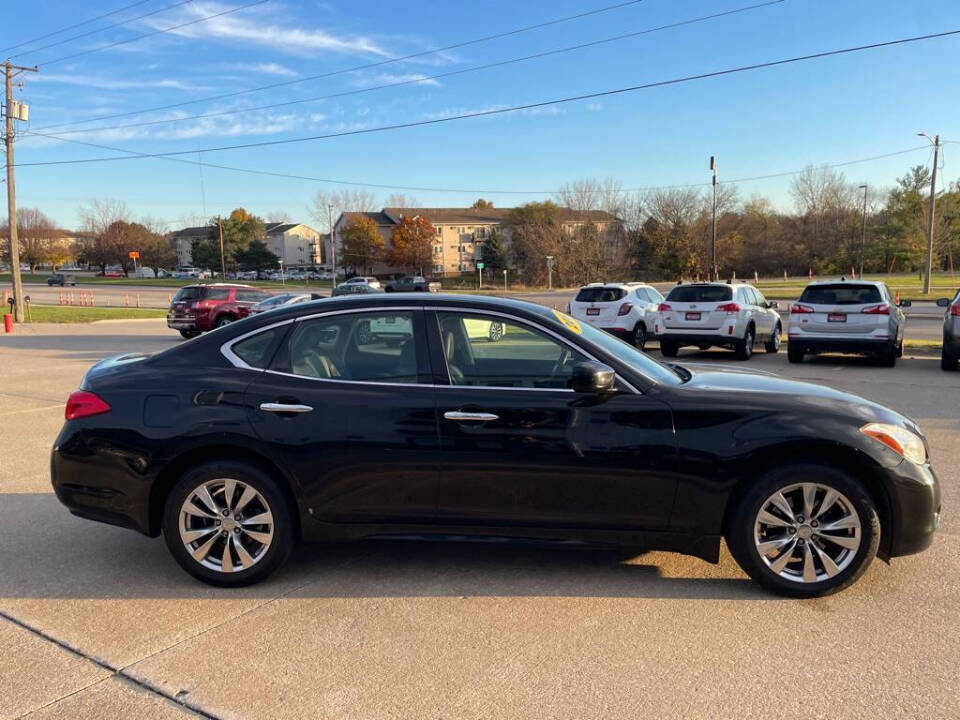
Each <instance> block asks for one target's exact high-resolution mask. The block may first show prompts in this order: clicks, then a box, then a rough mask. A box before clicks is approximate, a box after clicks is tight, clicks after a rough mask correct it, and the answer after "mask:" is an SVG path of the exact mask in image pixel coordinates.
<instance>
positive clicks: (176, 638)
mask: <svg viewBox="0 0 960 720" xmlns="http://www.w3.org/2000/svg"><path fill="white" fill-rule="evenodd" d="M179 342H182V340H181V339H180V337H179V335H177V334H176V333H174V332H172V331H169V330H167V329H166V328H165V326H164V323H163V321H162V320H150V321H132V322H123V321H121V322H104V323H93V324H91V325H86V326H56V325H50V326H33V327H30V328H26V329H23V330H20V329H18V334H16V335H13V336H7V337H0V365H2V367H3V369H4V372H3V373H2V375H0V458H2V460H0V493H2V495H0V548H2V552H0V647H2V648H3V649H4V654H5V657H4V661H3V663H2V664H0V717H19V716H22V715H27V714H30V716H31V717H63V718H87V717H149V718H154V717H157V718H177V717H214V718H252V717H257V718H300V717H323V718H389V717H404V718H406V717H431V718H486V717H498V718H512V717H517V718H547V717H549V718H613V717H617V718H619V717H622V718H636V717H640V716H652V717H677V716H679V717H692V716H696V717H756V716H759V715H761V714H768V713H769V712H770V710H771V708H775V709H776V714H777V715H782V716H785V717H796V716H803V717H823V716H828V715H829V716H831V717H866V716H870V717H897V718H900V717H924V718H947V717H956V716H957V708H956V699H957V696H958V694H960V681H958V679H957V672H956V667H957V658H958V657H960V633H957V632H956V629H955V627H956V618H957V617H958V613H960V579H958V578H960V521H958V520H957V517H956V513H954V512H953V511H952V509H953V508H956V507H957V506H958V504H960V417H958V411H957V408H958V398H960V374H951V373H945V372H942V371H941V370H940V368H939V357H938V356H937V355H934V354H924V355H911V351H910V350H909V349H908V350H907V351H906V356H905V357H904V358H903V360H902V361H901V362H900V364H899V365H898V366H897V367H896V368H893V369H889V368H882V367H878V366H877V365H876V364H874V363H872V362H870V361H868V360H864V359H859V358H847V357H842V358H838V357H831V358H816V359H811V360H808V361H807V362H805V363H804V364H803V365H788V363H787V358H786V354H785V353H784V352H781V353H780V354H779V355H776V356H771V355H766V354H764V353H762V352H758V353H757V355H755V356H754V358H753V359H752V360H751V361H750V362H749V363H746V364H741V363H738V362H737V361H735V360H734V359H733V355H732V353H729V352H726V351H722V350H717V351H710V352H703V353H701V352H696V351H692V350H689V349H688V350H684V351H681V354H680V359H679V360H678V362H680V363H685V362H691V363H694V362H716V363H723V364H734V365H736V366H738V367H748V368H755V369H763V370H767V371H770V372H774V373H777V374H780V375H783V376H784V377H791V378H797V379H802V380H807V381H810V382H814V383H818V384H825V385H830V386H833V387H836V388H840V389H843V390H847V391H850V392H853V393H857V394H859V395H863V396H865V397H868V398H870V399H872V400H875V401H878V402H881V403H883V404H886V405H889V406H891V407H893V408H895V409H896V410H898V411H901V412H903V413H905V414H907V415H909V416H911V417H913V418H914V419H916V420H917V421H918V422H919V423H920V425H921V427H922V428H923V429H924V431H925V432H926V434H927V437H928V439H929V442H930V446H931V456H932V459H933V464H934V468H935V469H936V470H937V472H938V474H939V477H940V480H941V483H942V490H943V508H944V512H943V520H942V525H941V529H940V532H939V534H938V536H937V538H936V540H935V543H934V545H933V547H932V548H931V549H930V550H928V551H926V552H924V553H922V554H920V555H916V556H911V557H906V558H900V559H897V560H894V561H893V564H892V565H887V564H885V563H883V562H881V561H876V562H875V563H874V564H873V565H872V567H871V569H870V570H869V571H868V572H867V574H866V576H865V577H864V578H863V579H862V580H861V581H860V582H858V583H857V584H856V585H854V586H853V587H852V588H850V589H849V590H847V591H846V592H843V593H841V594H839V595H834V596H830V597H827V598H823V599H817V600H808V601H798V600H787V599H783V598H780V597H776V596H773V595H769V594H767V593H765V592H764V591H762V590H760V589H759V588H758V587H757V586H755V585H754V584H753V583H752V582H750V581H749V580H748V579H747V577H746V575H744V574H743V573H742V572H741V571H740V569H739V568H738V567H737V566H736V564H735V563H734V562H733V560H732V559H731V558H730V556H729V554H728V553H727V552H726V551H725V550H724V552H723V553H722V556H721V562H720V564H719V565H710V564H708V563H705V562H703V561H700V560H697V559H694V558H688V557H683V556H679V555H672V554H668V553H659V552H657V553H645V554H640V555H633V554H630V553H625V552H618V551H613V550H608V549H581V548H562V549H561V548H555V547H535V546H510V545H505V544H489V545H481V544H443V545H441V544H434V543H413V542H400V541H398V542H394V543H386V542H376V543H373V542H368V543H357V544H354V545H341V546H323V545H314V546H305V547H301V548H300V549H299V550H298V551H296V553H295V555H294V558H293V562H291V563H290V564H289V565H287V566H286V567H285V568H284V569H283V570H282V571H280V572H279V573H277V574H276V575H275V576H273V577H272V578H271V579H269V580H268V581H266V582H265V583H263V584H260V585H257V586H255V587H252V588H246V589H241V590H218V589H215V588H212V587H208V586H206V585H203V584H201V583H199V582H198V581H195V580H193V579H192V578H191V577H189V576H188V575H186V574H185V573H184V572H182V571H181V570H180V568H179V567H178V566H177V565H176V563H175V562H174V560H173V559H172V558H171V557H170V555H169V553H168V552H167V549H166V547H165V546H164V544H163V542H162V540H160V539H156V540H151V539H148V538H145V537H142V536H139V535H137V534H135V533H133V532H130V531H128V530H122V529H118V528H113V527H109V526H106V525H100V524H96V523H92V522H89V521H85V520H81V519H78V518H75V517H73V516H71V515H70V514H69V513H68V512H67V511H66V510H65V509H64V508H63V507H62V506H60V504H59V503H58V502H57V501H56V499H55V498H54V496H53V494H52V492H51V489H50V483H49V471H48V461H49V450H50V447H51V445H52V443H53V441H54V439H55V437H56V435H57V432H58V431H59V429H60V426H61V424H62V422H63V402H64V400H65V398H66V397H67V395H68V394H69V392H70V391H71V390H72V389H73V388H75V387H76V386H77V385H78V384H79V382H80V379H81V377H82V376H83V373H84V371H85V370H86V369H87V368H88V367H89V366H90V365H91V364H92V363H93V362H95V361H96V360H98V359H99V358H102V357H105V356H108V355H112V354H116V353H119V352H124V351H131V350H146V351H156V350H160V349H163V348H165V347H169V346H171V345H173V344H176V343H179ZM652 355H653V356H654V357H658V356H659V355H658V353H657V352H656V351H655V350H654V351H652Z"/></svg>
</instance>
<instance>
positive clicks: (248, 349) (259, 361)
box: [230, 326, 287, 368]
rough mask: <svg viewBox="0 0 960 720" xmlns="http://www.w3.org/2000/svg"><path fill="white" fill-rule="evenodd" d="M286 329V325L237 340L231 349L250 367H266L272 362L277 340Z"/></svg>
mask: <svg viewBox="0 0 960 720" xmlns="http://www.w3.org/2000/svg"><path fill="white" fill-rule="evenodd" d="M286 330H287V328H286V326H280V327H275V328H271V329H269V330H264V331H263V332H261V333H257V334H256V335H251V336H250V337H248V338H245V339H243V340H240V341H239V342H235V343H234V344H233V346H232V347H231V348H230V349H231V350H232V351H233V354H234V355H236V356H237V357H238V358H240V359H241V360H243V361H244V362H245V363H246V364H247V365H249V366H250V367H254V368H265V367H267V365H269V364H270V359H271V358H272V357H273V350H274V348H275V345H276V342H277V341H278V340H279V338H280V336H281V335H283V333H285V332H286Z"/></svg>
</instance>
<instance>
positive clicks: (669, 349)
mask: <svg viewBox="0 0 960 720" xmlns="http://www.w3.org/2000/svg"><path fill="white" fill-rule="evenodd" d="M679 350H680V347H679V346H678V345H677V344H676V343H675V342H670V341H669V340H661V341H660V354H661V355H663V356H664V357H669V358H673V357H676V356H677V352H678V351H679Z"/></svg>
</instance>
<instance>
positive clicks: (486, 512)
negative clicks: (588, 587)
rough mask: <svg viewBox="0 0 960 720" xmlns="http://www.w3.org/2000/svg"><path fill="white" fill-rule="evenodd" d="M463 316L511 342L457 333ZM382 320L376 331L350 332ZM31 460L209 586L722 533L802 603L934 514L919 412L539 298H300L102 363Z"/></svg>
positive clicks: (681, 542)
mask: <svg viewBox="0 0 960 720" xmlns="http://www.w3.org/2000/svg"><path fill="white" fill-rule="evenodd" d="M391 319H392V320H393V322H390V320H391ZM474 319H480V320H484V321H488V322H493V321H495V322H499V323H501V324H502V325H503V326H504V327H506V328H507V332H506V334H505V338H511V337H513V336H514V335H516V337H517V339H516V340H515V341H507V340H506V339H505V340H504V341H502V342H498V343H490V342H487V340H486V339H484V338H476V339H474V338H471V337H470V336H469V335H468V333H467V331H466V327H465V324H466V322H468V321H470V320H474ZM388 325H390V326H392V327H394V328H395V329H396V331H397V332H396V333H395V335H394V336H393V337H390V338H389V340H390V341H389V342H386V341H385V339H384V338H382V337H380V334H379V333H374V332H363V328H364V327H366V328H367V329H368V330H370V329H372V328H373V327H374V326H377V327H379V326H388ZM264 370H269V372H263V371H264ZM50 467H51V475H52V484H53V488H54V490H55V492H56V495H57V497H58V499H59V500H60V501H61V502H62V503H63V504H65V505H66V506H67V507H68V508H69V509H70V510H71V511H72V512H73V513H75V514H77V515H80V516H82V517H86V518H90V519H93V520H100V521H103V522H108V523H113V524H116V525H122V526H126V527H129V528H133V529H135V530H138V531H140V532H142V533H145V534H146V535H149V536H158V535H160V534H161V533H162V534H163V536H164V539H165V541H166V544H167V546H168V548H169V550H170V551H171V553H172V554H173V556H174V557H175V558H176V560H177V562H178V563H180V565H181V566H182V567H183V568H184V569H185V570H186V571H187V572H189V573H191V574H192V575H194V576H196V577H198V578H200V579H201V580H204V581H206V582H208V583H212V584H215V585H225V586H239V585H247V584H250V583H253V582H257V581H259V580H262V579H263V578H265V577H267V576H268V575H269V574H270V573H272V572H273V571H274V570H276V569H277V568H278V567H280V566H281V565H282V564H283V563H284V561H285V560H286V559H287V557H288V556H289V555H290V552H291V550H292V548H293V545H294V543H295V542H296V541H297V540H298V539H301V538H302V539H305V540H333V539H348V538H349V539H353V538H360V537H396V536H403V537H407V538H409V537H421V538H448V537H451V536H461V537H463V536H477V537H490V536H492V535H498V536H504V537H507V538H510V539H521V540H522V539H527V540H531V539H532V540H568V539H573V540H580V541H600V542H604V543H626V544H628V545H630V546H631V547H637V546H641V547H644V548H650V549H661V550H672V551H677V552H681V553H686V554H691V555H695V556H698V557H701V558H703V559H705V560H708V561H711V562H717V561H718V559H719V552H720V541H721V538H725V539H726V542H727V545H728V546H729V548H730V550H731V552H732V554H733V556H734V558H735V559H736V560H737V561H738V562H739V563H740V565H741V566H742V567H743V568H744V570H745V571H746V572H747V573H748V574H749V575H750V576H751V577H752V578H754V579H755V580H756V581H757V582H758V583H760V584H761V585H763V586H764V587H766V588H768V589H770V590H773V591H776V592H779V593H782V594H785V595H790V596H794V597H814V596H820V595H825V594H828V593H832V592H836V591H838V590H841V589H843V588H845V587H847V586H849V585H851V584H852V583H853V582H855V581H856V580H857V578H859V577H860V576H861V575H862V574H863V573H864V572H865V571H866V569H867V567H868V566H869V564H870V562H871V561H872V560H873V558H874V556H875V555H878V554H879V555H880V556H881V557H882V558H884V559H889V558H892V557H897V556H900V555H907V554H910V553H915V552H919V551H921V550H923V549H925V548H927V547H928V546H929V545H930V544H931V542H932V541H933V536H934V532H935V530H936V528H937V525H938V521H939V513H940V488H939V485H938V482H937V478H936V476H935V474H934V472H933V470H932V468H931V465H930V461H929V459H928V457H927V453H926V443H925V441H924V438H923V435H922V433H921V431H920V428H919V427H918V426H917V424H916V423H915V422H914V421H912V420H910V419H909V418H907V417H904V416H903V415H900V414H898V413H896V412H894V411H893V410H890V409H889V408H886V407H883V406H881V405H878V404H876V403H873V402H870V401H868V400H864V399H862V398H859V397H857V396H855V395H851V394H849V393H845V392H840V391H838V390H834V389H832V388H830V387H827V386H826V385H824V384H817V385H814V384H806V383H801V382H796V381H791V380H785V379H782V378H779V377H777V376H775V375H772V374H769V373H760V372H753V373H745V372H736V371H732V370H731V369H729V368H721V369H719V370H718V369H716V368H708V367H704V368H695V367H684V366H683V365H680V364H673V365H663V364H661V363H659V362H657V361H655V360H653V359H652V358H650V357H648V356H647V355H645V354H644V353H642V352H640V351H639V350H637V349H635V348H632V347H630V346H629V345H625V344H624V343H622V342H620V341H618V340H616V339H615V338H613V337H611V336H610V335H609V334H607V333H605V332H602V331H600V330H598V329H596V328H594V327H592V326H590V325H589V324H587V323H580V322H579V321H577V320H575V319H574V318H571V317H569V316H566V315H563V314H561V313H559V312H556V311H551V310H549V309H547V308H544V307H542V306H539V305H535V304H533V303H525V302H520V301H516V300H508V299H504V298H494V297H486V298H484V297H476V296H456V295H433V296H426V295H419V296H411V295H404V296H389V297H388V296H387V295H376V296H370V297H352V298H341V299H337V300H326V301H322V302H319V303H311V304H306V305H294V306H290V307H286V308H281V309H278V310H276V311H275V312H272V313H269V314H264V315H259V316H253V317H249V318H247V319H246V320H244V321H242V322H240V323H237V324H236V325H233V326H229V327H227V328H224V329H222V330H220V331H218V332H216V333H211V334H210V335H208V336H204V337H201V338H198V339H197V340H195V341H193V342H189V343H185V344H183V345H180V346H177V347H174V348H171V349H168V350H165V351H163V352H160V353H157V354H155V355H146V354H142V353H133V354H127V355H121V356H117V357H114V358H110V359H107V360H103V361H101V362H99V363H97V364H96V365H95V366H93V367H92V368H91V369H90V370H89V371H88V372H87V374H86V376H85V377H84V379H83V382H82V384H81V387H80V389H79V390H77V391H75V392H74V393H73V394H72V395H71V396H70V398H69V400H68V402H67V406H66V423H65V424H64V427H63V429H62V430H61V432H60V435H59V437H58V438H57V440H56V441H55V443H54V447H53V451H52V458H51V465H50ZM101 561H102V562H103V563H104V564H107V563H109V562H110V558H109V557H107V556H104V557H103V558H102V560H101ZM86 562H96V559H93V560H90V559H89V558H88V559H87V560H86ZM918 567H919V566H918Z"/></svg>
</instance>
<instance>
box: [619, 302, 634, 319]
mask: <svg viewBox="0 0 960 720" xmlns="http://www.w3.org/2000/svg"><path fill="white" fill-rule="evenodd" d="M631 310H633V304H632V303H624V304H623V305H621V306H620V309H619V310H617V315H621V316H622V315H627V314H628V313H629V312H630V311H631Z"/></svg>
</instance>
